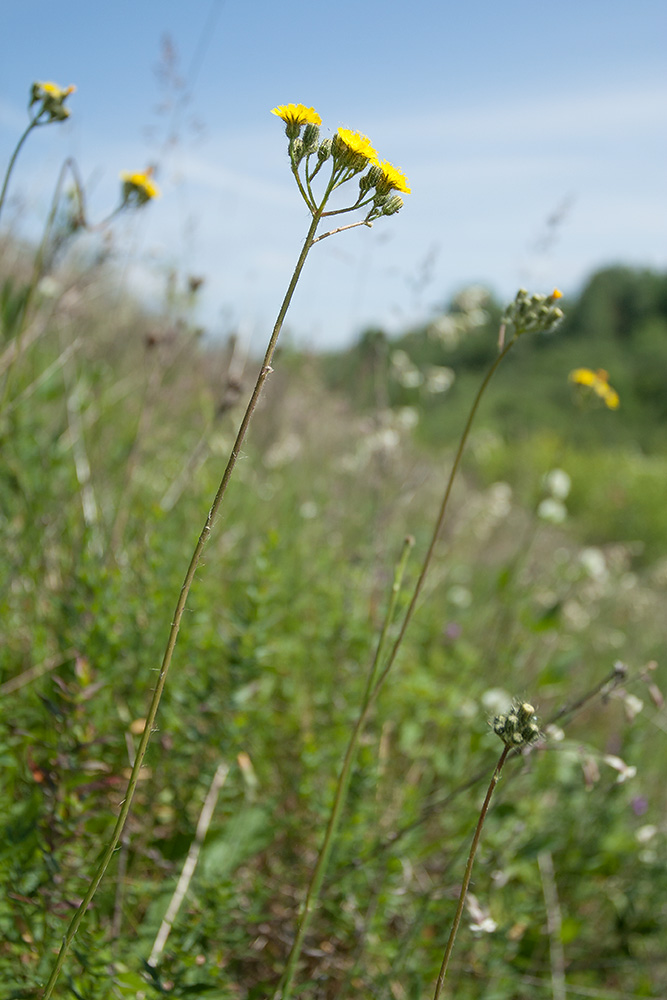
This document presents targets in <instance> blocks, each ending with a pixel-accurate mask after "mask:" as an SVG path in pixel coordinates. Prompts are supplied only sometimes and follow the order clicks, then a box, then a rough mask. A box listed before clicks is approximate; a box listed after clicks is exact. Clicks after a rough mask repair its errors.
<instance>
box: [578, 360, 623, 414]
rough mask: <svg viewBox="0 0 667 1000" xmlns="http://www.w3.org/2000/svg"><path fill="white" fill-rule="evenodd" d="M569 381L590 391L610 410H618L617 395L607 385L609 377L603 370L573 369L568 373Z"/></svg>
mask: <svg viewBox="0 0 667 1000" xmlns="http://www.w3.org/2000/svg"><path fill="white" fill-rule="evenodd" d="M569 380H570V382H573V383H574V384H575V385H583V386H586V387H587V388H589V389H592V391H593V392H594V393H595V395H596V396H599V398H600V399H601V400H602V401H603V402H604V403H605V405H606V406H608V407H609V409H610V410H615V409H617V408H618V404H619V402H620V400H619V396H618V393H617V392H616V390H615V389H612V387H611V386H610V385H609V375H608V373H607V372H606V371H605V370H604V368H598V370H597V371H595V372H594V371H593V370H592V369H591V368H575V369H574V371H572V372H570V375H569Z"/></svg>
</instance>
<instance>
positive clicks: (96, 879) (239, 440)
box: [43, 199, 326, 1000]
mask: <svg viewBox="0 0 667 1000" xmlns="http://www.w3.org/2000/svg"><path fill="white" fill-rule="evenodd" d="M325 200H326V199H324V200H323V202H322V205H321V206H320V209H319V210H318V211H317V212H316V213H315V214H314V215H313V220H312V222H311V224H310V227H309V229H308V234H307V236H306V239H305V241H304V244H303V247H302V249H301V253H300V254H299V258H298V260H297V263H296V267H295V269H294V273H293V275H292V278H291V281H290V283H289V286H288V288H287V292H286V293H285V298H284V299H283V303H282V305H281V307H280V310H279V312H278V317H277V319H276V322H275V326H274V327H273V332H272V334H271V337H270V339H269V343H268V347H267V349H266V353H265V355H264V361H263V363H262V367H261V368H260V371H259V374H258V376H257V381H256V383H255V388H254V389H253V393H252V396H251V397H250V402H249V403H248V406H247V408H246V411H245V413H244V415H243V419H242V421H241V426H240V427H239V430H238V433H237V435H236V440H235V441H234V445H233V447H232V450H231V453H230V456H229V460H228V462H227V466H226V468H225V471H224V474H223V476H222V480H221V482H220V485H219V487H218V491H217V493H216V494H215V497H214V500H213V503H212V505H211V509H210V510H209V512H208V515H207V517H206V521H205V522H204V527H203V528H202V530H201V532H200V535H199V539H198V541H197V544H196V546H195V549H194V552H193V553H192V558H191V559H190V565H189V566H188V569H187V572H186V574H185V579H184V580H183V585H182V587H181V591H180V594H179V597H178V601H177V604H176V609H175V611H174V616H173V619H172V625H171V628H170V630H169V637H168V639H167V646H166V649H165V651H164V656H163V658H162V663H161V666H160V672H159V674H158V679H157V683H156V685H155V690H154V691H153V697H152V699H151V703H150V707H149V709H148V712H147V714H146V724H145V726H144V731H143V734H142V736H141V740H140V741H139V747H138V749H137V755H136V757H135V759H134V765H133V767H132V773H131V775H130V779H129V782H128V786H127V791H126V793H125V798H124V800H123V804H122V806H121V809H120V812H119V814H118V819H117V820H116V825H115V826H114V829H113V833H112V834H111V839H110V840H109V843H108V844H107V846H106V848H105V850H104V854H103V855H102V859H101V861H100V863H99V865H98V867H97V870H96V871H95V874H94V875H93V878H92V880H91V882H90V885H89V886H88V890H87V891H86V894H85V896H84V897H83V899H82V901H81V903H80V905H79V908H78V909H77V911H76V913H75V914H74V916H73V918H72V921H71V923H70V925H69V927H68V928H67V932H66V934H65V937H64V938H63V942H62V945H61V947H60V951H59V952H58V956H57V958H56V961H55V964H54V967H53V970H52V972H51V975H50V977H49V980H48V982H47V984H46V987H45V990H44V994H43V1000H49V997H51V996H52V994H53V990H54V988H55V985H56V982H57V980H58V977H59V976H60V972H61V970H62V967H63V963H64V961H65V958H66V956H67V953H68V951H69V949H70V946H71V944H72V941H73V940H74V937H75V935H76V932H77V930H78V929H79V925H80V923H81V921H82V920H83V917H84V914H85V912H86V910H87V909H88V906H89V904H90V902H91V900H92V899H93V896H94V895H95V893H96V892H97V889H98V886H99V884H100V882H101V881H102V879H103V877H104V874H105V872H106V870H107V868H108V866H109V862H110V861H111V858H112V857H113V854H114V851H115V850H116V847H117V845H118V842H119V841H120V838H121V835H122V833H123V829H124V828H125V824H126V822H127V818H128V816H129V814H130V809H131V807H132V800H133V798H134V793H135V791H136V788H137V783H138V781H139V773H140V770H141V766H142V764H143V760H144V757H145V756H146V750H147V749H148V742H149V740H150V737H151V733H152V731H153V727H154V724H155V719H156V716H157V712H158V707H159V705H160V699H161V698H162V692H163V690H164V686H165V682H166V680H167V674H168V672H169V666H170V664H171V660H172V656H173V652H174V648H175V646H176V640H177V638H178V632H179V629H180V625H181V618H182V617H183V612H184V610H185V605H186V602H187V599H188V594H189V593H190V587H191V586H192V581H193V579H194V576H195V572H196V570H197V566H198V565H199V561H200V559H201V555H202V552H203V549H204V546H205V545H206V542H207V541H208V538H209V536H210V534H211V529H212V527H213V523H214V521H215V518H216V516H217V514H218V511H219V509H220V506H221V504H222V500H223V498H224V495H225V493H226V492H227V487H228V485H229V481H230V479H231V477H232V473H233V471H234V466H235V465H236V461H237V459H238V456H239V452H240V450H241V447H242V445H243V441H244V439H245V436H246V431H247V430H248V424H249V423H250V420H251V418H252V415H253V413H254V412H255V408H256V406H257V401H258V400H259V397H260V395H261V392H262V389H263V388H264V383H265V382H266V379H267V378H268V376H269V374H270V373H271V371H272V368H271V362H272V360H273V355H274V352H275V349H276V344H277V342H278V337H279V335H280V330H281V328H282V325H283V322H284V320H285V316H286V314H287V310H288V309H289V305H290V302H291V301H292V296H293V295H294V291H295V289H296V286H297V283H298V281H299V277H300V276H301V272H302V270H303V266H304V264H305V262H306V257H307V256H308V252H309V250H310V248H311V246H312V245H313V241H314V238H315V233H316V231H317V227H318V225H319V222H320V218H321V214H322V208H323V206H324V203H325Z"/></svg>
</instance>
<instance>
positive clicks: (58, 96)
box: [28, 83, 76, 122]
mask: <svg viewBox="0 0 667 1000" xmlns="http://www.w3.org/2000/svg"><path fill="white" fill-rule="evenodd" d="M75 90H76V87H75V86H74V85H73V84H70V86H69V87H59V86H58V85H57V84H55V83H33V85H32V90H31V91H30V104H29V105H28V107H30V108H31V107H32V106H33V105H34V104H39V103H41V108H39V109H38V111H37V114H36V115H35V121H36V120H37V119H38V118H41V117H42V115H47V116H48V118H47V121H50V122H61V121H64V120H65V118H69V116H70V110H69V108H66V107H65V98H67V97H69V95H70V94H73V93H74V91H75Z"/></svg>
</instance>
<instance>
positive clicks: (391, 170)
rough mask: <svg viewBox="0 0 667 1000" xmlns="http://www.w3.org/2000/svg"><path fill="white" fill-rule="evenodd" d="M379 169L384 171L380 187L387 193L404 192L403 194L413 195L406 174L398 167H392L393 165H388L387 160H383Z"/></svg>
mask: <svg viewBox="0 0 667 1000" xmlns="http://www.w3.org/2000/svg"><path fill="white" fill-rule="evenodd" d="M379 167H380V170H381V171H382V180H381V181H380V183H379V184H378V187H380V188H382V189H384V190H386V191H402V192H403V194H410V193H411V192H410V187H409V185H408V179H407V177H406V176H405V174H402V173H401V171H400V170H397V169H396V167H392V165H391V163H387V161H386V160H383V161H382V163H380V164H379Z"/></svg>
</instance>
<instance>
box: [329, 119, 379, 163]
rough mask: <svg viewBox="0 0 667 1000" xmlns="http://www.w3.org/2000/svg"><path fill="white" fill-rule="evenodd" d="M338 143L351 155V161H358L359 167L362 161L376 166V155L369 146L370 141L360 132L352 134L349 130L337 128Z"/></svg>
mask: <svg viewBox="0 0 667 1000" xmlns="http://www.w3.org/2000/svg"><path fill="white" fill-rule="evenodd" d="M336 137H337V139H338V141H339V143H342V144H343V146H344V148H345V150H346V151H347V152H348V153H349V154H351V158H352V160H353V161H354V160H357V159H358V160H359V166H360V167H361V166H363V164H362V163H361V161H362V160H366V161H368V162H370V163H375V164H377V162H378V154H377V153H376V151H375V150H374V149H373V147H372V146H371V140H370V139H369V138H368V136H365V135H362V134H361V132H353V131H352V130H351V129H349V128H339V129H338V132H337V133H336ZM350 165H352V164H350Z"/></svg>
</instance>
